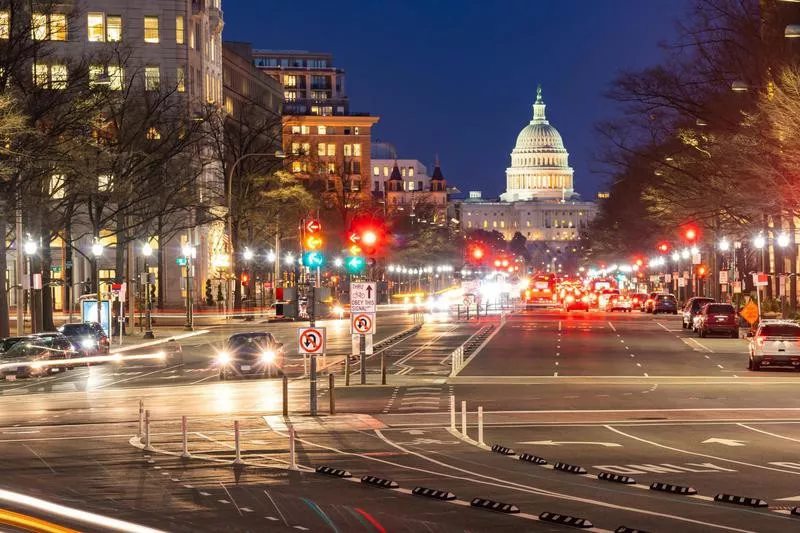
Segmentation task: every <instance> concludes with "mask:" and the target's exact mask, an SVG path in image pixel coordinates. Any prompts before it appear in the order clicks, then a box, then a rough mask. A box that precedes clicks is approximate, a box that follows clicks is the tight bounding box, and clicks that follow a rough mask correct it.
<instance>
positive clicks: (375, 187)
mask: <svg viewBox="0 0 800 533" xmlns="http://www.w3.org/2000/svg"><path fill="white" fill-rule="evenodd" d="M372 190H373V191H375V192H378V191H380V190H381V182H380V181H379V180H375V181H374V182H373V184H372Z"/></svg>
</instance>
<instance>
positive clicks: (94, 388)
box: [87, 363, 183, 390]
mask: <svg viewBox="0 0 800 533" xmlns="http://www.w3.org/2000/svg"><path fill="white" fill-rule="evenodd" d="M181 366H183V363H180V364H177V365H172V366H168V367H167V368H160V369H158V370H153V371H152V372H148V373H146V374H141V375H139V376H133V377H131V378H127V379H121V380H119V381H111V382H109V383H104V384H103V385H98V386H97V387H91V390H98V389H104V388H106V387H110V386H111V385H119V384H120V383H125V382H126V381H131V380H134V379H139V378H143V377H147V376H151V375H153V374H158V373H159V372H166V371H167V370H173V369H175V368H178V367H181ZM87 388H88V387H87Z"/></svg>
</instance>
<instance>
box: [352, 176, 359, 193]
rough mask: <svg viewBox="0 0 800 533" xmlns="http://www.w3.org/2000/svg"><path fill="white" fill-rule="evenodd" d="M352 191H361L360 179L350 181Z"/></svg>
mask: <svg viewBox="0 0 800 533" xmlns="http://www.w3.org/2000/svg"><path fill="white" fill-rule="evenodd" d="M350 190H351V191H353V192H358V191H360V190H361V180H360V179H358V178H355V179H351V180H350Z"/></svg>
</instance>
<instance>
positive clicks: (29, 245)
mask: <svg viewBox="0 0 800 533" xmlns="http://www.w3.org/2000/svg"><path fill="white" fill-rule="evenodd" d="M22 250H23V251H24V252H25V255H26V256H27V257H28V276H29V282H30V288H29V289H30V293H29V294H30V303H29V305H30V308H31V333H36V331H37V328H36V321H37V320H38V311H39V310H38V309H36V308H37V307H38V298H36V292H35V289H34V283H33V256H34V255H36V252H37V251H38V250H39V246H38V245H37V244H36V242H35V241H33V240H32V239H30V238H28V240H27V241H25V244H24V245H23V246H22ZM34 310H35V311H34Z"/></svg>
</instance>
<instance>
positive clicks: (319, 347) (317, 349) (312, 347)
mask: <svg viewBox="0 0 800 533" xmlns="http://www.w3.org/2000/svg"><path fill="white" fill-rule="evenodd" d="M297 351H298V352H300V353H301V354H303V353H305V354H312V355H320V354H323V353H325V328H297Z"/></svg>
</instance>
